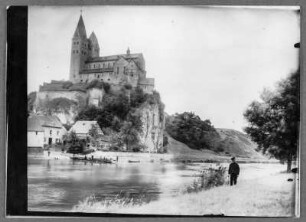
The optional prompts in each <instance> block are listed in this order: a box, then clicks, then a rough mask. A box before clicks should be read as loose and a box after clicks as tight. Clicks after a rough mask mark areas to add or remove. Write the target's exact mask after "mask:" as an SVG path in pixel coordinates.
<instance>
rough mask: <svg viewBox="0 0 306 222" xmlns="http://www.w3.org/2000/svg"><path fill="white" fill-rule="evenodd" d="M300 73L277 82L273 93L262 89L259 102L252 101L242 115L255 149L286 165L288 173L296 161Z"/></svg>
mask: <svg viewBox="0 0 306 222" xmlns="http://www.w3.org/2000/svg"><path fill="white" fill-rule="evenodd" d="M299 82H300V71H299V70H298V71H297V72H295V73H293V74H291V75H289V77H288V78H286V79H285V80H283V81H281V82H279V84H278V86H277V89H276V90H275V91H274V92H271V91H268V90H265V91H264V92H263V93H262V95H261V101H254V102H252V103H251V104H250V105H249V107H248V108H247V110H246V111H245V113H244V117H245V118H246V119H247V121H248V122H249V126H248V127H246V128H245V131H246V133H247V134H249V135H250V136H251V138H252V140H253V141H255V142H256V143H257V144H258V150H261V151H262V152H263V153H268V154H270V155H272V156H274V157H275V158H277V159H279V160H281V161H286V162H287V171H288V172H289V171H290V170H291V165H292V161H293V160H294V159H296V156H297V148H298V133H299V120H300V116H299V110H300V104H299Z"/></svg>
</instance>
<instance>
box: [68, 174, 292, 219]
mask: <svg viewBox="0 0 306 222" xmlns="http://www.w3.org/2000/svg"><path fill="white" fill-rule="evenodd" d="M294 176H295V175H294V174H286V173H277V174H273V175H269V176H264V177H262V178H260V179H258V178H257V179H251V180H242V181H240V182H239V184H238V185H237V186H233V187H231V186H221V187H216V188H213V189H210V190H206V191H201V192H198V193H190V194H181V195H178V196H176V197H171V198H170V197H168V198H162V199H160V200H158V201H154V202H150V203H147V204H141V203H138V202H136V203H135V202H133V201H131V200H114V201H105V202H95V201H92V200H90V199H86V200H85V201H83V202H80V203H79V204H78V205H77V206H75V207H74V208H73V211H76V212H99V213H129V214H139V213H141V214H162V215H208V214H215V215H220V214H221V215H227V216H269V217H276V216H282V217H287V216H293V214H294V203H295V201H294V200H295V198H294V187H295V182H294V181H295V180H294V181H293V182H289V181H287V179H288V178H294Z"/></svg>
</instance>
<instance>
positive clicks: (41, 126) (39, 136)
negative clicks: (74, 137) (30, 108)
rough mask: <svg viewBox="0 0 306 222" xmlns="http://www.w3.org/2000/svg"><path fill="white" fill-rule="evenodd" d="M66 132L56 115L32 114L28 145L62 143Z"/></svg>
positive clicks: (29, 121)
mask: <svg viewBox="0 0 306 222" xmlns="http://www.w3.org/2000/svg"><path fill="white" fill-rule="evenodd" d="M66 133H67V130H66V129H65V127H63V125H62V123H61V122H60V120H59V119H58V118H57V117H56V116H42V115H32V116H30V117H29V118H28V147H43V145H51V144H55V143H61V142H62V137H63V135H64V134H66Z"/></svg>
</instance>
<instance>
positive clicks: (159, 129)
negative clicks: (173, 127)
mask: <svg viewBox="0 0 306 222" xmlns="http://www.w3.org/2000/svg"><path fill="white" fill-rule="evenodd" d="M139 112H140V116H141V121H142V129H143V131H142V133H140V143H141V144H143V145H145V146H146V150H145V152H151V153H161V152H163V133H164V125H165V120H164V117H163V115H160V113H159V109H158V105H157V104H154V105H149V104H145V105H144V106H142V107H141V108H139Z"/></svg>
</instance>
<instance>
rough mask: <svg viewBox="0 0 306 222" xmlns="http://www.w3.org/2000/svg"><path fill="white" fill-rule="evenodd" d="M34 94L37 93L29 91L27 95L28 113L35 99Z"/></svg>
mask: <svg viewBox="0 0 306 222" xmlns="http://www.w3.org/2000/svg"><path fill="white" fill-rule="evenodd" d="M36 95H37V92H31V93H30V94H29V95H28V113H30V112H32V111H33V108H34V103H35V100H36Z"/></svg>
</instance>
